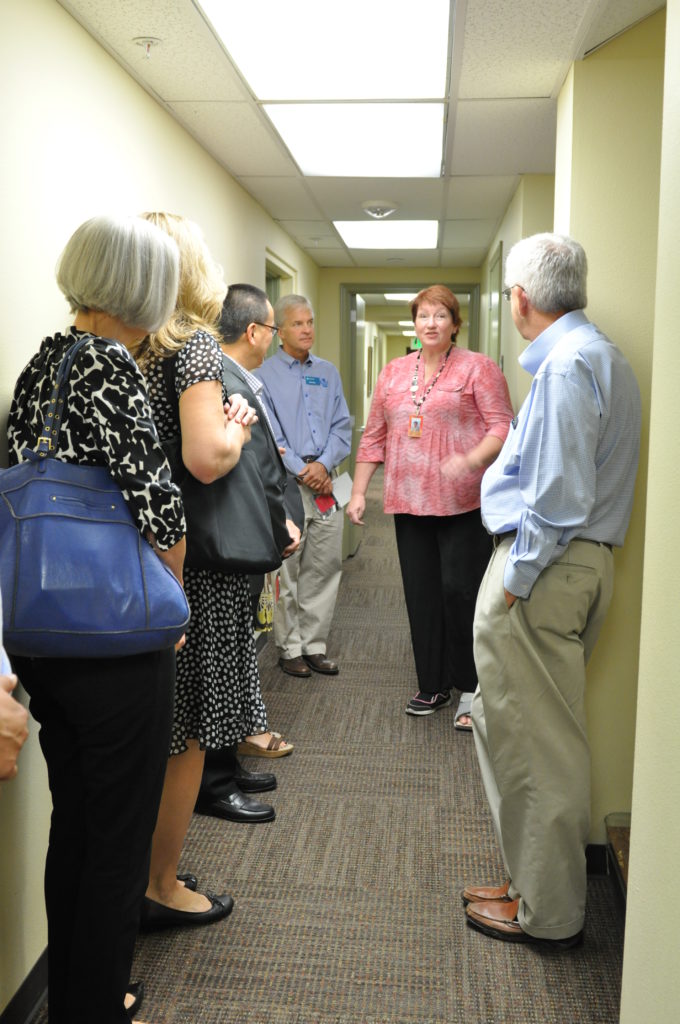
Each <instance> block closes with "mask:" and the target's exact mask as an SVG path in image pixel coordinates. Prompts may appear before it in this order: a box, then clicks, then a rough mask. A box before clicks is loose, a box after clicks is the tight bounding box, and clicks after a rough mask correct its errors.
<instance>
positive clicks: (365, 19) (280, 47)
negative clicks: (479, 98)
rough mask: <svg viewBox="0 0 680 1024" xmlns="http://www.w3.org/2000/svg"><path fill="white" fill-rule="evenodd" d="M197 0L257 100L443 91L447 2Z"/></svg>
mask: <svg viewBox="0 0 680 1024" xmlns="http://www.w3.org/2000/svg"><path fill="white" fill-rule="evenodd" d="M199 3H200V6H201V7H202V8H203V11H204V13H205V15H206V17H207V18H208V20H209V21H210V22H211V24H212V26H213V28H214V29H215V32H216V33H217V35H218V36H219V37H220V39H221V41H222V43H223V44H224V46H225V48H226V50H227V51H228V52H229V55H230V56H231V58H232V60H233V61H234V63H235V64H236V65H237V66H238V68H239V70H240V71H241V74H242V75H243V77H244V78H245V79H246V81H247V82H248V84H249V85H250V88H251V89H252V91H253V92H254V93H255V95H256V96H257V97H258V99H260V100H276V99H281V100H311V99H313V100H350V99H374V100H375V99H410V98H414V99H439V98H443V97H444V96H445V95H446V78H447V57H448V38H449V0H418V4H417V15H416V14H414V7H413V5H412V4H411V3H410V2H409V3H407V2H406V0H369V2H368V3H367V2H366V0H343V3H342V4H341V5H340V6H338V5H337V4H332V3H329V2H328V0H295V3H294V4H292V5H291V4H285V3H281V2H280V0H248V2H247V3H239V4H237V3H233V2H231V3H229V2H227V0H199ZM416 16H417V23H418V25H419V26H421V30H420V32H418V31H416V34H415V36H414V17H416ZM422 26H426V29H425V30H423V29H422Z"/></svg>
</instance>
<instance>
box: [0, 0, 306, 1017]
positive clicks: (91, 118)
mask: <svg viewBox="0 0 680 1024" xmlns="http://www.w3.org/2000/svg"><path fill="white" fill-rule="evenodd" d="M0 95H2V97H3V101H2V104H1V105H0V146H1V150H2V157H1V160H2V189H1V191H0V223H1V224H2V226H3V242H2V249H3V261H2V265H3V272H2V275H0V308H1V309H2V342H1V344H0V419H1V420H2V421H3V422H4V417H5V415H6V412H7V407H8V404H9V400H10V396H11V392H12V387H13V384H14V381H15V379H16V377H17V375H18V373H19V371H20V369H21V367H22V366H23V365H24V364H25V362H26V361H27V359H28V358H29V356H31V355H32V354H33V352H34V351H35V350H36V349H37V347H38V344H39V342H40V339H41V337H42V336H43V335H44V334H46V333H50V332H52V331H54V330H56V329H61V328H63V327H64V326H66V324H67V323H68V320H69V315H68V311H67V308H66V305H65V303H64V301H63V299H62V297H61V295H60V293H59V291H58V290H57V287H56V285H55V283H54V265H55V262H56V260H57V257H58V255H59V253H60V251H61V249H62V248H63V246H64V244H65V243H66V241H67V239H68V237H69V235H70V234H71V232H72V231H73V230H74V229H75V228H76V227H77V226H78V224H79V223H80V222H81V221H83V220H84V219H85V218H87V217H89V216H92V215H94V214H97V213H102V212H108V211H112V212H123V213H134V212H137V211H141V210H144V209H150V208H151V209H153V208H161V209H169V210H172V211H175V212H178V213H183V214H185V215H187V216H189V217H191V218H192V219H194V220H196V221H197V222H198V223H199V224H201V225H202V227H203V228H204V231H205V234H206V237H207V240H208V243H209V245H210V247H211V249H212V251H213V253H214V255H215V256H216V258H217V259H218V260H219V261H220V262H221V263H222V265H223V267H224V269H225V275H226V278H227V281H230V280H231V281H233V280H239V281H251V282H252V283H253V284H258V285H260V286H263V285H264V279H265V250H266V249H267V248H268V249H269V250H270V251H272V252H274V253H275V254H276V255H277V256H279V257H280V258H281V259H283V260H284V261H285V262H286V263H287V264H289V265H291V266H292V267H293V268H295V272H296V279H295V289H296V290H298V291H302V292H303V293H305V294H307V295H309V296H310V298H311V299H312V301H313V302H316V300H317V286H318V276H319V275H318V269H317V267H316V266H315V264H313V263H312V262H311V261H310V260H309V258H308V257H307V256H306V255H305V254H304V253H303V252H302V251H301V250H299V249H298V248H297V247H296V246H295V245H294V243H293V242H292V241H291V239H290V238H289V237H288V236H287V235H286V234H285V233H284V232H283V231H281V230H280V228H278V226H277V225H276V224H275V223H274V222H273V221H272V220H271V218H269V217H268V216H267V215H266V214H265V213H264V211H263V210H262V208H261V207H260V206H258V204H257V203H255V202H254V200H252V199H251V198H250V196H248V195H247V194H246V193H245V192H244V191H243V190H242V189H241V188H240V187H239V186H238V185H237V184H236V183H235V182H234V181H233V180H232V179H231V178H230V177H229V175H227V174H226V173H225V172H224V171H223V170H221V168H220V167H219V166H218V165H217V164H216V163H215V161H214V160H213V159H212V158H211V157H210V156H208V155H207V154H206V153H205V152H204V151H203V150H202V149H201V148H200V147H199V146H198V145H197V143H196V142H194V140H193V139H191V138H190V136H188V135H187V134H186V132H184V131H183V129H181V128H180V127H179V126H178V125H177V124H176V123H175V122H174V121H173V120H172V118H171V117H170V116H169V115H168V114H167V113H166V112H165V111H164V110H162V109H161V108H160V107H159V106H158V105H157V104H156V103H155V102H154V101H153V100H152V99H151V98H150V97H149V96H148V95H147V94H146V93H145V92H144V91H143V90H142V89H141V88H140V87H139V86H138V85H136V83H135V82H133V81H132V79H131V78H129V76H128V75H126V74H125V73H124V72H123V71H122V70H121V69H120V68H119V67H118V66H117V65H116V64H115V62H114V61H113V60H112V59H111V58H110V57H109V56H108V55H107V54H106V53H105V52H104V50H102V49H101V48H100V47H99V46H98V45H97V44H96V43H95V42H94V41H93V40H92V39H91V38H90V36H88V35H87V34H86V33H85V32H84V31H83V29H82V28H80V26H79V25H78V24H77V23H76V22H75V21H74V20H73V19H72V18H71V17H70V16H69V15H68V14H66V12H65V11H64V10H63V8H61V7H60V6H59V4H58V3H56V2H55V0H2V3H1V4H0ZM0 436H2V442H1V443H0V448H1V447H2V445H4V429H3V430H1V431H0ZM49 813H50V800H49V794H48V792H47V787H46V776H45V770H44V765H43V761H42V756H41V754H40V751H39V747H38V742H37V728H36V727H35V725H34V726H33V728H32V734H31V737H30V740H29V743H28V745H27V747H26V748H25V749H24V751H23V752H22V755H21V759H20V774H19V777H18V778H17V779H16V780H15V781H14V782H12V783H10V784H8V785H5V786H3V792H2V796H1V798H0V864H1V865H2V871H1V872H0V1013H1V1012H2V1010H3V1008H4V1007H5V1006H6V1004H7V1003H8V1002H9V1000H10V999H11V997H12V996H13V994H14V993H15V991H16V989H17V988H18V986H19V985H20V984H21V982H22V981H23V979H24V978H25V976H26V975H27V973H28V972H29V970H30V969H31V968H32V967H33V965H34V964H35V962H36V960H37V959H38V957H39V955H40V954H41V953H42V951H43V949H44V946H45V941H46V935H45V923H44V911H43V896H42V871H43V862H44V855H45V847H46V841H47V828H48V822H49ZM65 884H66V880H65Z"/></svg>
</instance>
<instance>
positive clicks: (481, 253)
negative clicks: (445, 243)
mask: <svg viewBox="0 0 680 1024" xmlns="http://www.w3.org/2000/svg"><path fill="white" fill-rule="evenodd" d="M486 251H487V247H486V246H483V247H482V248H477V249H468V248H462V249H444V250H443V251H442V258H441V265H442V266H443V267H479V266H481V264H482V263H483V262H484V257H485V256H486Z"/></svg>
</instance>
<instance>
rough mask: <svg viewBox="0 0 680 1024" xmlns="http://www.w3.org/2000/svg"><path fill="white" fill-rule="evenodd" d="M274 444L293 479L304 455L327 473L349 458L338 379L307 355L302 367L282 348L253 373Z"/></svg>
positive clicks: (328, 366) (349, 437)
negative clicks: (281, 454) (268, 419)
mask: <svg viewBox="0 0 680 1024" xmlns="http://www.w3.org/2000/svg"><path fill="white" fill-rule="evenodd" d="M255 376H256V377H259V378H260V380H261V381H262V383H263V385H264V388H263V391H262V396H261V397H262V401H263V403H264V405H265V407H266V409H267V413H268V414H269V418H270V420H271V425H272V428H273V430H274V436H275V438H276V443H277V444H278V445H279V446H280V447H283V448H285V449H286V452H285V454H284V456H283V461H284V463H285V466H286V468H287V469H288V470H289V471H290V472H291V473H292V474H293V475H294V476H298V475H299V474H300V473H301V472H302V471H303V469H304V468H305V462H304V458H305V456H307V457H309V456H314V457H315V460H316V461H317V462H320V463H322V465H324V466H325V467H326V470H327V471H328V472H329V473H330V471H331V470H332V469H334V468H335V467H336V466H337V465H339V463H341V462H342V460H343V459H344V458H346V457H347V456H348V455H349V451H350V447H351V440H352V431H351V426H350V418H349V409H348V408H347V402H346V401H345V398H344V395H343V393H342V383H341V380H340V374H339V373H338V371H337V369H336V368H335V366H333V364H332V363H329V362H328V361H327V360H326V359H319V358H318V357H317V356H313V355H312V354H311V353H310V354H309V355H308V356H307V358H306V359H305V361H304V362H303V363H301V362H300V360H299V359H295V358H294V357H293V356H289V355H288V354H287V353H286V352H284V351H283V349H282V348H280V349H279V350H278V352H277V353H276V354H275V355H273V356H270V358H269V359H265V361H264V363H263V364H262V366H261V367H260V368H259V369H258V370H256V371H255Z"/></svg>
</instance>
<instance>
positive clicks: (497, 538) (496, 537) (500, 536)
mask: <svg viewBox="0 0 680 1024" xmlns="http://www.w3.org/2000/svg"><path fill="white" fill-rule="evenodd" d="M516 536H517V530H508V532H507V533H494V534H493V535H492V537H491V540H492V541H493V546H494V549H495V548H497V547H498V546H499V544H501V542H502V541H504V540H507V538H508V537H513V538H514V537H516Z"/></svg>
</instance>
